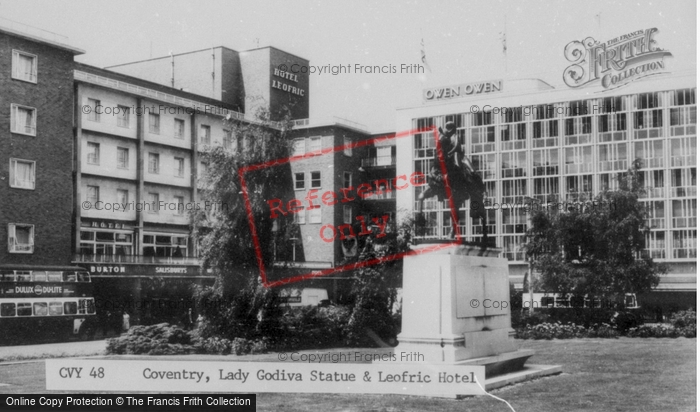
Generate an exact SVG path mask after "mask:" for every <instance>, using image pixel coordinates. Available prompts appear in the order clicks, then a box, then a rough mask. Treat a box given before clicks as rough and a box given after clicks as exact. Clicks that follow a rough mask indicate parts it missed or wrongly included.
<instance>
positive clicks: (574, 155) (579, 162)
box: [564, 146, 593, 174]
mask: <svg viewBox="0 0 700 412" xmlns="http://www.w3.org/2000/svg"><path fill="white" fill-rule="evenodd" d="M564 163H565V166H566V170H565V172H566V174H573V173H586V172H591V171H592V170H593V148H592V147H591V146H579V147H567V148H566V149H565V151H564Z"/></svg>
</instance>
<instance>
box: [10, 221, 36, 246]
mask: <svg viewBox="0 0 700 412" xmlns="http://www.w3.org/2000/svg"><path fill="white" fill-rule="evenodd" d="M7 234H8V241H7V245H8V252H10V253H34V225H25V224H21V223H10V224H9V225H7Z"/></svg>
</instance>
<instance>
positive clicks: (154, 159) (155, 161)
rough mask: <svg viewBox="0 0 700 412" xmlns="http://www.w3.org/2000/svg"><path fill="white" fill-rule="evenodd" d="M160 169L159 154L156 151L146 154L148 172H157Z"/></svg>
mask: <svg viewBox="0 0 700 412" xmlns="http://www.w3.org/2000/svg"><path fill="white" fill-rule="evenodd" d="M159 170H160V155H159V154H158V153H149V154H148V172H149V173H153V174H156V175H157V174H158V171H159Z"/></svg>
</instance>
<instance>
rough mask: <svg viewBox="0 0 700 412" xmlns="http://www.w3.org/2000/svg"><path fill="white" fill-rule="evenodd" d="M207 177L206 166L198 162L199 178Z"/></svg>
mask: <svg viewBox="0 0 700 412" xmlns="http://www.w3.org/2000/svg"><path fill="white" fill-rule="evenodd" d="M206 175H207V164H206V163H204V162H199V177H204V176H206Z"/></svg>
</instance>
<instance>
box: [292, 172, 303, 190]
mask: <svg viewBox="0 0 700 412" xmlns="http://www.w3.org/2000/svg"><path fill="white" fill-rule="evenodd" d="M303 189H304V173H294V190H303Z"/></svg>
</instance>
